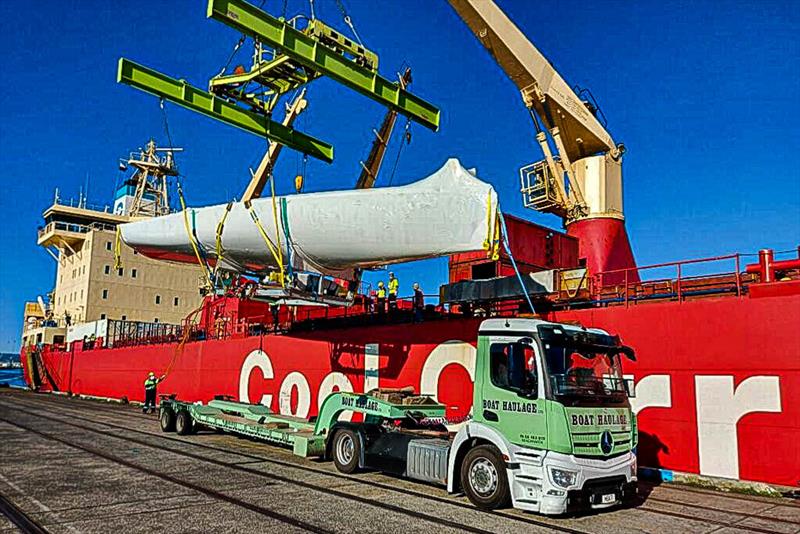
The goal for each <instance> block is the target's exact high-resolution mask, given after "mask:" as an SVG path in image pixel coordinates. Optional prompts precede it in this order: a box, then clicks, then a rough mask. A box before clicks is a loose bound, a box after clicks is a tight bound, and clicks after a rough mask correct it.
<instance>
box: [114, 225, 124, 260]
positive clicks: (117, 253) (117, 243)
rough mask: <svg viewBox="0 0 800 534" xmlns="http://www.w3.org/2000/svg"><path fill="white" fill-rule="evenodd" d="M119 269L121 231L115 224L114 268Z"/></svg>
mask: <svg viewBox="0 0 800 534" xmlns="http://www.w3.org/2000/svg"><path fill="white" fill-rule="evenodd" d="M119 269H122V233H121V232H120V231H119V225H117V227H116V236H115V237H114V270H115V271H118V270H119Z"/></svg>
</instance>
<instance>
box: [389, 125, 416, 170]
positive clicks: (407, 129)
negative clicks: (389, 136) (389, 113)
mask: <svg viewBox="0 0 800 534" xmlns="http://www.w3.org/2000/svg"><path fill="white" fill-rule="evenodd" d="M410 128H411V119H407V120H406V126H405V128H404V129H403V139H402V140H401V141H400V146H399V147H398V148H397V157H396V158H395V159H394V165H393V166H392V174H390V175H389V185H392V181H393V180H394V173H395V172H397V164H398V163H400V155H401V154H402V153H403V146H405V145H408V144H410V143H411V130H410ZM404 141H405V142H404ZM387 142H388V140H387Z"/></svg>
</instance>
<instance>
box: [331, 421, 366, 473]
mask: <svg viewBox="0 0 800 534" xmlns="http://www.w3.org/2000/svg"><path fill="white" fill-rule="evenodd" d="M332 453H333V463H334V465H336V469H337V470H339V472H340V473H347V474H350V473H355V472H356V471H357V470H358V460H359V458H360V457H361V442H360V441H359V440H358V436H356V433H355V432H353V431H352V430H349V429H346V428H343V429H341V430H338V431H337V432H336V434H334V436H333V447H332Z"/></svg>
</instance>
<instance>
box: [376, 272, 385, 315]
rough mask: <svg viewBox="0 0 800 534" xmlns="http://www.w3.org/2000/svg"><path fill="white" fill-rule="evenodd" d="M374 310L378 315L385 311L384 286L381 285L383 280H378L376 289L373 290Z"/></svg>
mask: <svg viewBox="0 0 800 534" xmlns="http://www.w3.org/2000/svg"><path fill="white" fill-rule="evenodd" d="M375 311H376V312H377V313H378V315H383V312H384V311H386V286H384V285H383V280H381V281H380V282H378V291H376V292H375Z"/></svg>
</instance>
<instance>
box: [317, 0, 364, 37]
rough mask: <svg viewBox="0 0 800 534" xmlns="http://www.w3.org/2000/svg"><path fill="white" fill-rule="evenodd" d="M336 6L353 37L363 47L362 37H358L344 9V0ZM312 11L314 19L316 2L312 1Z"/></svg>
mask: <svg viewBox="0 0 800 534" xmlns="http://www.w3.org/2000/svg"><path fill="white" fill-rule="evenodd" d="M336 5H337V6H339V11H341V12H342V17H343V18H344V23H345V24H347V25H348V26H349V27H350V31H352V32H353V35H354V36H355V38H356V41H358V44H360V45H361V46H362V47H363V46H364V43H363V42H361V37H359V36H358V32H357V31H356V27H355V25H354V24H353V20H352V19H351V18H350V15H348V14H347V10H346V9H345V8H344V3H342V0H336ZM311 9H312V11H311V13H312V18H313V13H314V11H313V9H314V0H311Z"/></svg>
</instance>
